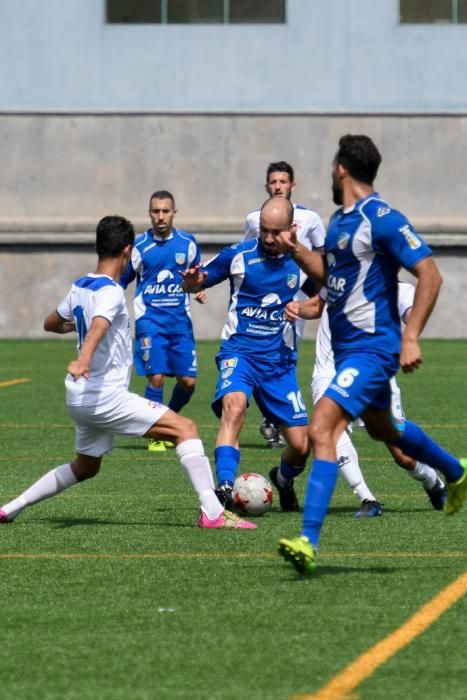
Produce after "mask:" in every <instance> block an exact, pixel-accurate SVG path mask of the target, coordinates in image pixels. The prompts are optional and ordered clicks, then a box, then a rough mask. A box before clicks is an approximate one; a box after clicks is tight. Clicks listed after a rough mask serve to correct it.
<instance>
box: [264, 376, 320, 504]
mask: <svg viewBox="0 0 467 700" xmlns="http://www.w3.org/2000/svg"><path fill="white" fill-rule="evenodd" d="M254 397H255V399H256V402H257V404H258V406H259V408H260V410H261V412H262V413H263V415H265V416H266V417H267V418H268V419H269V420H272V421H273V422H274V423H276V424H278V425H280V429H281V432H282V435H283V437H284V439H285V442H286V446H285V448H284V450H283V452H282V454H281V461H280V464H279V466H277V467H273V468H272V469H271V471H270V472H269V478H270V479H271V481H272V483H273V484H274V486H275V487H276V489H277V491H278V493H279V501H280V505H281V509H282V510H283V511H297V510H299V509H300V507H299V503H298V498H297V495H296V493H295V489H294V481H295V479H296V478H297V477H298V476H300V474H301V473H302V472H303V471H304V469H305V468H306V462H307V459H308V455H309V454H310V442H309V439H308V431H307V426H308V415H307V411H306V406H305V402H304V400H303V397H302V394H301V392H300V389H299V386H298V382H297V376H296V371H295V366H293V365H292V366H286V367H284V368H283V369H281V370H279V371H278V370H276V371H271V369H269V371H265V372H264V373H263V375H262V377H261V381H258V382H257V385H256V386H255V389H254Z"/></svg>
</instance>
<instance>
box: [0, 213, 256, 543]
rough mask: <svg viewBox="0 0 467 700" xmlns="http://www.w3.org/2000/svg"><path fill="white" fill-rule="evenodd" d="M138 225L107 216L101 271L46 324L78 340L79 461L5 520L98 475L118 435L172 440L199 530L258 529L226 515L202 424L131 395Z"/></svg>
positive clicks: (72, 386) (75, 287) (30, 492)
mask: <svg viewBox="0 0 467 700" xmlns="http://www.w3.org/2000/svg"><path fill="white" fill-rule="evenodd" d="M134 239H135V233H134V230H133V226H132V225H131V223H130V222H129V221H127V220H126V219H124V218H123V217H121V216H106V217H104V218H103V219H101V221H100V222H99V224H98V226H97V231H96V251H97V255H98V263H97V269H96V272H95V273H93V274H88V275H86V276H85V277H81V278H80V279H79V280H77V281H76V282H74V284H72V286H71V289H70V291H69V292H68V294H67V296H66V297H65V299H64V300H63V301H62V302H61V303H60V304H59V305H58V307H57V310H56V311H52V313H50V314H49V315H48V316H47V318H46V319H45V321H44V328H45V330H46V331H51V332H52V333H69V332H72V331H74V330H76V332H77V334H78V349H79V352H78V357H77V358H76V360H73V362H70V364H69V365H68V374H67V377H66V380H65V386H66V402H67V408H68V412H69V414H70V416H71V418H72V420H73V422H74V424H75V428H76V453H77V454H76V459H75V460H74V461H73V462H71V463H67V464H61V465H60V466H58V467H56V468H55V469H52V470H51V471H49V472H48V473H47V474H45V475H44V476H43V477H42V478H40V479H39V480H38V481H36V482H35V483H34V484H33V485H32V486H31V487H30V488H28V489H27V490H26V491H24V493H22V494H21V495H20V496H19V497H18V498H15V499H14V500H13V501H11V502H9V503H6V504H5V505H4V506H2V508H1V509H0V522H2V523H7V522H11V521H12V520H14V519H15V518H16V517H17V516H18V515H19V514H20V513H21V511H23V510H24V509H25V508H26V507H27V506H31V505H33V504H35V503H38V502H39V501H43V500H44V499H46V498H50V497H51V496H56V495H57V494H59V493H61V492H62V491H63V490H64V489H67V488H69V487H70V486H73V485H74V484H76V483H77V482H78V481H84V480H85V479H90V478H91V477H93V476H95V475H96V474H97V472H98V471H99V469H100V466H101V462H102V458H103V456H104V454H106V453H108V452H110V451H111V449H112V445H113V440H114V435H128V436H129V437H143V436H144V437H149V438H156V439H159V440H160V439H163V440H171V441H173V442H174V443H175V445H176V451H177V456H178V458H179V460H180V463H181V465H182V467H183V468H184V470H185V472H186V474H187V475H188V477H189V479H190V481H191V483H192V486H193V488H194V490H195V491H196V493H197V494H198V497H199V501H200V505H201V515H200V518H199V520H198V527H202V528H214V529H218V528H247V529H252V528H255V527H256V526H255V525H253V524H252V523H248V522H247V521H244V520H240V518H237V517H236V516H235V515H233V514H232V513H228V512H227V511H224V509H223V508H222V506H221V505H220V504H219V501H218V499H217V497H216V495H215V493H214V482H213V478H212V472H211V467H210V464H209V460H208V458H207V457H206V456H205V454H204V448H203V443H202V442H201V440H200V439H199V436H198V431H197V428H196V426H195V424H194V423H193V422H192V421H191V420H188V419H187V418H184V417H183V416H180V415H178V414H177V413H175V412H174V411H171V410H170V409H169V408H168V407H167V406H164V405H163V404H161V403H158V402H154V401H149V400H148V399H145V398H143V397H141V396H137V395H136V394H132V393H130V392H129V391H128V383H129V381H130V374H131V364H132V363H131V334H130V323H129V318H128V311H127V307H126V303H125V297H124V293H123V289H122V287H121V286H120V285H119V284H118V280H119V278H120V275H121V274H122V271H123V269H124V268H125V267H126V265H127V263H128V260H129V258H130V255H131V248H132V246H133V243H134Z"/></svg>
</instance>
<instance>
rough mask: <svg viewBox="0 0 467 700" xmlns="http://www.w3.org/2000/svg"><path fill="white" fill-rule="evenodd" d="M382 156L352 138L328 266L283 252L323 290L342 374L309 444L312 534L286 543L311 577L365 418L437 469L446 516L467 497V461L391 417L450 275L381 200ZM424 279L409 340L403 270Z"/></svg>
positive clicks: (337, 187)
mask: <svg viewBox="0 0 467 700" xmlns="http://www.w3.org/2000/svg"><path fill="white" fill-rule="evenodd" d="M380 163H381V155H380V153H379V151H378V149H377V148H376V146H375V145H374V143H373V141H372V140H371V139H370V138H369V137H368V136H366V135H353V134H347V135H346V136H343V137H342V138H341V139H340V141H339V148H338V150H337V153H336V155H335V158H334V160H333V164H332V192H333V200H334V203H335V204H337V205H338V206H339V207H340V208H339V209H338V210H337V211H336V212H335V214H334V215H333V217H332V218H331V221H330V224H329V228H328V231H327V234H326V240H325V258H324V259H323V257H322V256H320V255H318V254H317V253H314V252H313V251H311V252H310V251H309V250H307V249H306V248H305V247H304V246H303V245H301V244H300V243H299V242H298V241H297V239H296V236H295V235H294V232H293V231H284V232H282V233H281V234H280V236H279V237H278V245H279V246H280V247H281V248H282V250H284V251H287V252H289V253H291V255H292V257H293V258H294V259H295V260H296V261H297V263H298V264H299V265H300V266H301V267H302V269H303V270H304V271H305V272H306V273H307V274H309V275H311V276H312V277H313V278H314V279H316V281H318V282H319V283H323V284H325V285H326V286H327V304H328V314H329V325H330V331H331V342H332V350H333V352H334V360H335V366H336V373H335V376H334V377H333V379H332V380H331V382H330V384H329V386H328V388H327V389H326V391H325V392H324V395H323V396H322V397H321V399H320V400H319V401H318V403H317V405H316V408H315V411H314V414H313V418H312V421H311V424H310V426H309V436H310V439H311V443H312V449H313V456H314V459H313V464H312V470H311V473H310V476H309V479H308V485H307V491H306V497H305V504H304V511H303V529H302V535H301V536H300V537H297V538H294V539H285V538H284V539H282V540H280V542H279V553H280V554H281V555H282V556H283V557H284V558H285V559H287V560H288V561H290V562H291V563H292V564H293V566H294V567H295V568H296V569H297V571H299V572H301V573H311V572H312V571H313V570H314V568H315V566H316V548H317V546H318V542H319V536H320V532H321V527H322V524H323V522H324V519H325V517H326V513H327V510H328V506H329V503H330V501H331V498H332V494H333V492H334V488H335V484H336V479H337V474H338V464H337V460H336V443H337V440H338V439H339V437H340V435H341V434H342V432H343V431H344V430H345V429H346V428H347V426H348V425H349V423H350V422H351V421H352V420H353V419H355V418H357V417H358V416H360V417H361V418H362V419H363V421H364V423H365V426H366V428H367V431H368V434H369V435H370V436H371V437H372V438H374V439H376V440H380V441H383V442H387V443H390V444H392V445H394V446H395V447H397V448H399V449H400V450H401V451H402V452H403V453H404V454H406V455H408V456H409V457H412V458H413V459H415V460H417V461H419V462H422V463H424V464H428V465H429V466H431V467H433V468H434V469H437V470H438V471H440V472H441V473H442V474H443V475H444V476H445V478H446V483H447V489H448V497H447V501H446V506H445V512H446V514H448V515H453V514H454V513H456V512H457V511H458V510H459V509H460V508H461V506H462V504H463V502H464V500H465V496H466V492H467V460H465V459H462V460H459V459H457V458H456V457H454V456H452V455H451V454H449V453H448V452H447V451H446V450H444V449H443V448H442V447H440V446H439V445H438V444H437V443H436V442H434V441H433V440H432V439H431V438H430V437H429V436H428V435H427V434H426V433H424V432H423V430H421V428H420V427H419V426H418V425H416V424H415V423H412V422H410V421H408V420H405V419H404V418H401V420H399V421H394V419H393V416H392V414H391V386H390V382H391V378H392V377H394V375H395V374H396V372H397V370H398V368H399V366H400V367H401V369H402V371H403V372H413V371H414V370H415V369H417V368H418V367H419V366H420V365H421V363H422V352H421V349H420V345H419V340H418V339H419V336H420V334H421V332H422V331H423V328H424V327H425V324H426V322H427V321H428V318H429V317H430V314H431V312H432V310H433V307H434V305H435V303H436V299H437V297H438V294H439V290H440V287H441V282H442V279H441V275H440V273H439V271H438V268H437V265H436V263H435V261H434V260H433V256H432V253H431V250H430V248H429V247H428V246H427V245H426V244H425V243H424V241H423V240H422V239H421V238H420V237H419V236H418V235H417V233H416V232H415V230H414V228H413V227H412V225H411V224H410V222H409V221H408V220H407V218H406V217H405V216H404V215H403V214H401V213H400V212H398V211H397V210H395V209H393V208H392V207H391V206H390V205H389V204H388V203H387V202H386V201H385V200H383V199H381V197H380V196H379V195H378V193H377V192H375V190H374V187H373V181H374V179H375V177H376V174H377V172H378V167H379V165H380ZM400 267H404V268H405V269H407V270H408V271H409V272H411V273H412V274H413V275H414V276H415V277H416V278H417V287H416V292H415V298H414V303H413V307H412V311H411V314H410V317H409V319H408V321H407V325H406V326H405V329H404V332H403V334H402V337H401V328H400V317H399V313H398V271H399V268H400Z"/></svg>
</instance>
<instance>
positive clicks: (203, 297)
mask: <svg viewBox="0 0 467 700" xmlns="http://www.w3.org/2000/svg"><path fill="white" fill-rule="evenodd" d="M207 298H208V295H207V294H206V292H205V291H204V289H203V290H201V292H196V294H195V297H194V299H195V301H197V302H198V304H205V303H206V301H207Z"/></svg>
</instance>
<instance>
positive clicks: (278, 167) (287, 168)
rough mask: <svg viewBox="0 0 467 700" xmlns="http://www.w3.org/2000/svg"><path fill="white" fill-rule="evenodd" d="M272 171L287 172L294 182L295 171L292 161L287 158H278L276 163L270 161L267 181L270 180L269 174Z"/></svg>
mask: <svg viewBox="0 0 467 700" xmlns="http://www.w3.org/2000/svg"><path fill="white" fill-rule="evenodd" d="M271 173H287V174H288V176H289V178H290V182H294V172H293V168H292V166H291V165H290V163H287V162H286V161H285V160H278V161H277V162H275V163H269V165H268V169H267V170H266V182H269V176H270V174H271Z"/></svg>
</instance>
